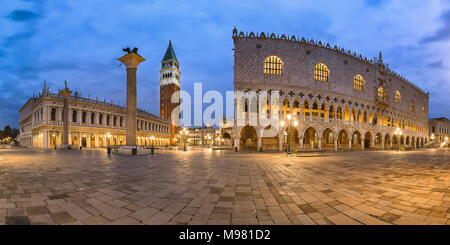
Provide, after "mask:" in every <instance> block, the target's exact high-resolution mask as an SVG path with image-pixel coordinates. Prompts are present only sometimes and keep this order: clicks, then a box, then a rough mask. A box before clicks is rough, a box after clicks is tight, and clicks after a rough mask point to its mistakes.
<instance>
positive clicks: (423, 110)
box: [421, 106, 426, 116]
mask: <svg viewBox="0 0 450 245" xmlns="http://www.w3.org/2000/svg"><path fill="white" fill-rule="evenodd" d="M421 111H422V116H425V115H426V113H425V106H422V109H421Z"/></svg>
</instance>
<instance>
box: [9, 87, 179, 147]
mask: <svg viewBox="0 0 450 245" xmlns="http://www.w3.org/2000/svg"><path fill="white" fill-rule="evenodd" d="M69 110H70V111H69V138H68V140H69V144H71V145H72V146H73V147H87V148H94V147H106V146H114V145H125V143H126V110H125V107H124V106H120V105H116V104H112V103H107V102H106V101H99V100H98V99H96V100H93V99H90V98H83V97H81V96H80V95H79V93H77V92H76V93H74V95H73V96H71V97H70V100H69ZM63 123H64V122H63V98H62V97H61V96H60V95H58V93H51V92H50V91H49V89H48V88H46V86H45V84H44V88H43V89H42V91H41V92H40V93H39V94H38V95H37V96H33V97H32V98H30V99H29V100H28V101H27V102H26V103H25V105H23V107H22V108H21V109H20V110H19V127H20V129H19V130H20V135H19V137H18V141H19V142H20V145H22V146H28V147H37V148H50V149H54V148H56V147H57V146H58V145H61V144H62V142H63ZM169 138H170V122H169V121H168V120H166V119H163V118H160V117H158V116H155V115H153V114H151V113H148V112H145V111H143V110H139V109H138V113H137V145H142V146H145V145H149V146H150V145H156V146H165V145H168V144H169Z"/></svg>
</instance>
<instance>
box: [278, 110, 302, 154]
mask: <svg viewBox="0 0 450 245" xmlns="http://www.w3.org/2000/svg"><path fill="white" fill-rule="evenodd" d="M286 123H287V125H288V134H287V141H288V148H287V154H289V155H290V154H292V152H291V124H294V127H297V126H298V121H297V120H292V115H291V114H288V115H287V122H285V121H281V123H280V124H281V127H284V125H286Z"/></svg>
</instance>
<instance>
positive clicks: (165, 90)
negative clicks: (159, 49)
mask: <svg viewBox="0 0 450 245" xmlns="http://www.w3.org/2000/svg"><path fill="white" fill-rule="evenodd" d="M159 75H160V76H159V82H160V88H159V97H160V110H159V114H160V116H161V118H164V119H170V120H172V119H171V115H172V110H173V109H175V107H177V106H178V105H180V102H177V103H172V102H171V99H172V94H173V93H174V92H176V91H179V90H180V86H181V82H180V75H181V72H180V63H179V62H178V60H177V56H176V55H175V51H174V50H173V47H172V42H171V41H170V40H169V47H167V50H166V53H165V54H164V57H163V59H162V61H161V70H159ZM173 120H177V119H175V118H174V119H173ZM173 120H172V123H171V126H170V144H171V145H173V144H175V135H176V134H177V133H178V129H179V127H176V126H175V125H174V121H173ZM178 125H179V123H178Z"/></svg>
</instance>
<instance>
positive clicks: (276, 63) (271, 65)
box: [264, 55, 283, 75]
mask: <svg viewBox="0 0 450 245" xmlns="http://www.w3.org/2000/svg"><path fill="white" fill-rule="evenodd" d="M282 70H283V62H282V61H281V59H280V58H278V57H277V56H274V55H272V56H269V57H267V58H266V60H265V61H264V74H275V75H281V72H282Z"/></svg>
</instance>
